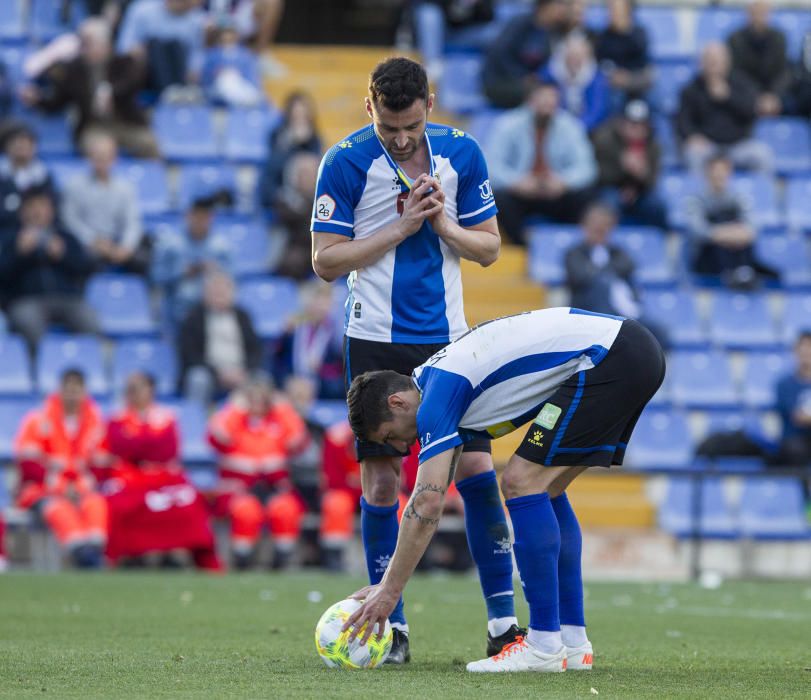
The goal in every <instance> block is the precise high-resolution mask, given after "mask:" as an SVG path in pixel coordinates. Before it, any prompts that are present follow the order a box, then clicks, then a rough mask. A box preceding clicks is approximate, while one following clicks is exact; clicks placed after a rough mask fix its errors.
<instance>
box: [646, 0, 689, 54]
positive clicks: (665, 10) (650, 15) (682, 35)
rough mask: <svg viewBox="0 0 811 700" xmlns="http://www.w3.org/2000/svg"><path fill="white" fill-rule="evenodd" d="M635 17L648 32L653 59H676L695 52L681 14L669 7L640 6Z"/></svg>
mask: <svg viewBox="0 0 811 700" xmlns="http://www.w3.org/2000/svg"><path fill="white" fill-rule="evenodd" d="M636 19H637V22H639V24H640V25H642V26H643V27H644V28H645V29H646V31H647V33H648V46H649V47H650V52H651V55H652V56H653V58H654V59H657V60H662V59H678V58H683V57H685V56H692V55H693V54H694V53H695V41H693V37H692V33H691V32H689V31H687V29H686V27H685V26H684V24H683V23H682V22H681V21H680V19H681V14H680V13H679V12H678V11H677V10H675V9H672V8H670V7H649V6H645V7H640V8H639V9H638V10H637V11H636Z"/></svg>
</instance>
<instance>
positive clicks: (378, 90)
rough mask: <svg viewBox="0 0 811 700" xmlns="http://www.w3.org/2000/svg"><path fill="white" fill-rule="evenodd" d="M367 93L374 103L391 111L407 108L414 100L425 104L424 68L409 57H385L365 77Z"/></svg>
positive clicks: (426, 79) (426, 92) (426, 83)
mask: <svg viewBox="0 0 811 700" xmlns="http://www.w3.org/2000/svg"><path fill="white" fill-rule="evenodd" d="M369 96H370V97H371V98H372V102H374V104H375V105H376V106H381V107H385V108H386V109H390V110H391V111H393V112H401V111H403V110H404V109H408V108H409V107H410V106H411V105H413V104H414V102H416V101H417V100H424V101H425V102H426V104H427V103H428V75H427V73H426V72H425V68H423V67H422V66H421V65H420V64H419V63H417V62H416V61H412V60H411V59H410V58H404V57H402V56H396V57H394V58H387V59H386V60H385V61H383V62H382V63H378V64H377V67H376V68H375V69H374V70H373V71H372V74H371V75H370V76H369Z"/></svg>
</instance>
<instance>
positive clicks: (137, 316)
mask: <svg viewBox="0 0 811 700" xmlns="http://www.w3.org/2000/svg"><path fill="white" fill-rule="evenodd" d="M85 297H86V299H87V303H88V304H90V306H92V307H93V308H94V309H95V311H96V315H97V316H98V319H99V324H100V325H101V331H102V333H104V334H105V335H110V336H119V337H120V336H127V335H150V334H152V333H154V332H155V322H154V320H153V319H152V310H151V308H150V304H149V290H148V289H147V286H146V283H145V282H144V280H143V278H142V277H138V276H137V275H113V274H109V275H97V276H95V277H93V278H92V279H91V280H90V284H88V285H87V291H86V293H85Z"/></svg>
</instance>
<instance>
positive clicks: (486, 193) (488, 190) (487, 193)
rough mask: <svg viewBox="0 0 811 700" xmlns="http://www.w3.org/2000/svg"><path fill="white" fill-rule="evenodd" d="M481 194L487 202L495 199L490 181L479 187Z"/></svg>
mask: <svg viewBox="0 0 811 700" xmlns="http://www.w3.org/2000/svg"><path fill="white" fill-rule="evenodd" d="M479 194H480V195H481V198H482V199H483V200H485V201H486V200H488V199H492V198H493V188H492V187H491V186H490V180H485V181H484V182H483V183H482V184H481V185H479Z"/></svg>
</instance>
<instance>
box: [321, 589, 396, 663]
mask: <svg viewBox="0 0 811 700" xmlns="http://www.w3.org/2000/svg"><path fill="white" fill-rule="evenodd" d="M360 606H361V602H360V601H358V600H353V599H351V598H348V599H347V600H342V601H340V602H338V603H335V605H333V606H331V607H329V608H328V609H327V611H326V612H325V613H324V614H323V615H322V616H321V619H320V620H319V621H318V624H317V625H316V626H315V648H316V650H317V651H318V655H319V656H320V657H321V658H322V659H323V660H324V663H325V664H326V665H327V666H329V667H330V668H376V667H377V666H380V664H382V663H383V662H384V661H385V660H386V657H388V655H389V652H390V651H391V640H392V634H391V625H390V624H389V621H388V620H386V627H385V629H384V630H383V636H382V637H381V638H380V639H378V638H377V635H376V634H373V635H372V636H371V637H369V641H367V642H366V644H365V645H363V646H362V645H361V643H360V640H361V637H362V636H363V634H362V633H361V634H359V635H358V636H357V637H356V638H355V640H354V641H353V642H350V641H349V634H350V632H351V630H346V632H341V627H342V626H343V624H344V622H346V621H347V620H348V619H349V617H350V616H351V615H352V613H354V612H355V611H356V610H357V609H358V608H359V607H360Z"/></svg>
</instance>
